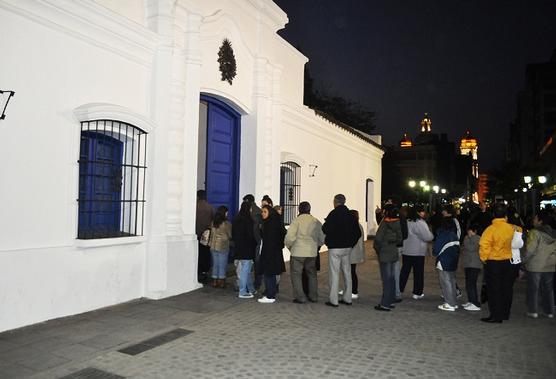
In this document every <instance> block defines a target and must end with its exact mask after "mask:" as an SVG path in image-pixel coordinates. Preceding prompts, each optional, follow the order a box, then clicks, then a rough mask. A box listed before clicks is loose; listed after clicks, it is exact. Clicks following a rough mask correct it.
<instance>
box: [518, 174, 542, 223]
mask: <svg viewBox="0 0 556 379" xmlns="http://www.w3.org/2000/svg"><path fill="white" fill-rule="evenodd" d="M547 181H548V179H547V177H546V176H544V175H540V176H536V177H535V176H531V175H525V176H524V177H523V182H524V183H525V184H526V186H525V187H523V190H522V191H523V192H527V191H528V189H530V190H531V213H533V214H534V213H535V211H536V209H537V188H538V186H543V185H544V184H545V183H546V182H547ZM525 211H526V212H527V206H525Z"/></svg>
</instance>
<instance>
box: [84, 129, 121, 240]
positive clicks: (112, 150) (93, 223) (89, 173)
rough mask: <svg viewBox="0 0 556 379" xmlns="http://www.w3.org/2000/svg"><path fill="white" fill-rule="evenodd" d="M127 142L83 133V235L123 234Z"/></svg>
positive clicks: (88, 236)
mask: <svg viewBox="0 0 556 379" xmlns="http://www.w3.org/2000/svg"><path fill="white" fill-rule="evenodd" d="M122 152H123V143H122V142H121V141H119V140H117V139H115V138H112V137H109V136H107V135H104V134H102V133H95V132H82V134H81V153H80V162H79V176H80V178H79V199H80V204H79V232H78V236H79V238H99V237H116V236H119V234H120V219H121V194H122V171H121V164H122Z"/></svg>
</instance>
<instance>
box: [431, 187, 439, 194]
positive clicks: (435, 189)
mask: <svg viewBox="0 0 556 379" xmlns="http://www.w3.org/2000/svg"><path fill="white" fill-rule="evenodd" d="M432 190H433V191H434V192H436V193H438V191H440V187H439V186H432Z"/></svg>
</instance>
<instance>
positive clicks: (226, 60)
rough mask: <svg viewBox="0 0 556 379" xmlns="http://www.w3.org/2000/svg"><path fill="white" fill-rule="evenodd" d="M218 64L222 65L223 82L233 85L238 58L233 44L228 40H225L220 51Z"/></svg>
mask: <svg viewBox="0 0 556 379" xmlns="http://www.w3.org/2000/svg"><path fill="white" fill-rule="evenodd" d="M218 63H219V64H220V74H221V80H222V81H227V82H228V83H230V85H232V80H234V78H235V77H236V57H235V56H234V49H232V43H231V42H230V40H229V39H227V38H224V41H222V46H220V49H219V50H218Z"/></svg>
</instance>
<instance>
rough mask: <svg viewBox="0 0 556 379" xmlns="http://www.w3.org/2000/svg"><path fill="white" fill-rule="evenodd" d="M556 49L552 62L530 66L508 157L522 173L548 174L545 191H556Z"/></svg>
mask: <svg viewBox="0 0 556 379" xmlns="http://www.w3.org/2000/svg"><path fill="white" fill-rule="evenodd" d="M555 133H556V50H554V52H553V54H552V58H551V59H550V61H549V62H545V63H534V64H529V65H527V69H526V73H525V89H524V90H523V91H521V92H519V94H518V99H517V114H516V118H515V121H514V122H513V123H512V124H511V125H510V138H509V144H508V160H509V162H510V163H512V164H514V165H515V167H517V168H518V172H519V173H520V176H522V175H531V176H546V177H547V183H546V185H545V186H544V192H545V194H547V195H554V194H555V193H556V186H555V185H554V183H555V179H556V147H555V146H554V140H555V139H556V135H555Z"/></svg>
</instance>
